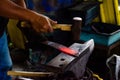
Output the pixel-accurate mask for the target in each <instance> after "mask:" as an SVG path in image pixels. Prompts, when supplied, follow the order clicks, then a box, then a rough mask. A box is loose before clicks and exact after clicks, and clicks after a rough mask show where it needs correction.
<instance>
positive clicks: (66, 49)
mask: <svg viewBox="0 0 120 80" xmlns="http://www.w3.org/2000/svg"><path fill="white" fill-rule="evenodd" d="M59 50H61V51H62V52H64V53H66V54H69V55H76V54H77V51H75V50H72V49H69V48H67V47H59Z"/></svg>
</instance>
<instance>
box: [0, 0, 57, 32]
mask: <svg viewBox="0 0 120 80" xmlns="http://www.w3.org/2000/svg"><path fill="white" fill-rule="evenodd" d="M0 10H1V11H0V16H4V17H7V18H12V19H19V20H25V21H29V22H30V23H31V25H32V27H33V29H35V30H36V32H52V31H53V28H52V25H55V24H57V22H56V21H53V20H51V19H50V18H48V17H47V16H44V15H42V14H39V13H37V12H35V11H32V10H28V9H26V8H23V7H22V6H19V5H17V4H15V3H14V2H12V1H11V0H1V1H0Z"/></svg>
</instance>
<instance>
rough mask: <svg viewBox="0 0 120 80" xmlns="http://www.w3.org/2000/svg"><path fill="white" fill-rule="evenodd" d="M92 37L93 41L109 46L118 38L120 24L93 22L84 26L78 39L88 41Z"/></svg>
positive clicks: (119, 38)
mask: <svg viewBox="0 0 120 80" xmlns="http://www.w3.org/2000/svg"><path fill="white" fill-rule="evenodd" d="M90 39H94V41H95V43H97V44H101V45H105V46H110V45H112V44H113V43H115V42H116V41H118V40H120V26H117V25H113V24H107V23H94V24H92V25H89V26H84V27H83V28H82V32H81V35H80V40H82V41H88V40H90Z"/></svg>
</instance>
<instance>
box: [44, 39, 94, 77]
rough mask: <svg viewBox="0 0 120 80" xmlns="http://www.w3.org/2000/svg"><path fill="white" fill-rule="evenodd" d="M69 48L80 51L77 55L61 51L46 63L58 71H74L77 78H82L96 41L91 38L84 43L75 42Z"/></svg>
mask: <svg viewBox="0 0 120 80" xmlns="http://www.w3.org/2000/svg"><path fill="white" fill-rule="evenodd" d="M69 48H71V49H73V50H76V51H78V54H77V57H74V56H71V55H68V54H65V53H60V54H59V55H57V56H56V57H54V58H53V59H52V60H51V61H49V62H48V63H47V64H46V65H48V66H52V67H54V68H53V69H54V71H55V69H56V70H57V71H56V72H58V73H59V72H65V71H72V72H73V73H74V74H75V75H76V77H77V78H80V77H82V76H83V75H84V73H85V69H86V64H87V62H88V59H89V56H90V55H91V53H92V51H93V49H94V41H93V39H91V40H89V41H87V42H85V43H83V44H80V43H73V44H72V45H71V46H70V47H69Z"/></svg>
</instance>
